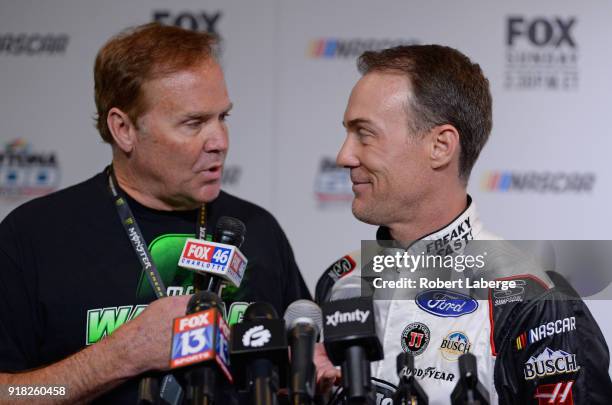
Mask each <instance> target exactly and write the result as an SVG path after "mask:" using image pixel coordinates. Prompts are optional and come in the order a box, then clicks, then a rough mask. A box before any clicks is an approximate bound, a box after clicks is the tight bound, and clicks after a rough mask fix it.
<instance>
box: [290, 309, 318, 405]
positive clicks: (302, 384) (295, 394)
mask: <svg viewBox="0 0 612 405" xmlns="http://www.w3.org/2000/svg"><path fill="white" fill-rule="evenodd" d="M284 318H285V325H286V326H287V335H288V339H289V345H290V348H291V366H290V368H289V400H290V403H291V404H292V405H309V404H312V401H313V398H314V394H315V366H314V363H313V358H314V348H315V343H316V342H317V340H318V339H319V335H320V334H321V327H322V323H323V321H322V315H321V308H319V306H318V305H317V304H315V303H314V302H312V301H309V300H297V301H295V302H293V303H292V304H291V305H289V307H287V310H286V311H285V316H284Z"/></svg>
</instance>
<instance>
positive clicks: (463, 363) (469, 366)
mask: <svg viewBox="0 0 612 405" xmlns="http://www.w3.org/2000/svg"><path fill="white" fill-rule="evenodd" d="M459 375H460V376H461V377H462V378H465V379H468V380H474V381H478V370H477V368H476V356H474V355H473V354H472V353H465V354H462V355H461V356H460V357H459Z"/></svg>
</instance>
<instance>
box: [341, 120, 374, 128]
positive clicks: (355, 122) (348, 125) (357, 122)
mask: <svg viewBox="0 0 612 405" xmlns="http://www.w3.org/2000/svg"><path fill="white" fill-rule="evenodd" d="M360 124H372V121H370V120H368V119H365V118H354V119H352V120H350V121H349V122H345V121H342V125H343V126H344V128H355V127H356V126H359V125H360Z"/></svg>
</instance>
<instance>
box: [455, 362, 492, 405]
mask: <svg viewBox="0 0 612 405" xmlns="http://www.w3.org/2000/svg"><path fill="white" fill-rule="evenodd" d="M459 375H460V376H459V381H458V382H457V385H456V386H455V389H453V392H452V393H451V404H452V405H489V393H488V392H487V390H486V389H485V387H484V386H483V385H482V384H481V383H480V382H479V381H478V368H477V367H476V356H474V355H473V354H472V353H465V354H462V355H461V357H459Z"/></svg>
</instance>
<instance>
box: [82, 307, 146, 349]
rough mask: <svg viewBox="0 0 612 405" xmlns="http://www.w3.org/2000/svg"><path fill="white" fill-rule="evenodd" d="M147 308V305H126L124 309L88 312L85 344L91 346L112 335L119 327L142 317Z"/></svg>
mask: <svg viewBox="0 0 612 405" xmlns="http://www.w3.org/2000/svg"><path fill="white" fill-rule="evenodd" d="M146 307H147V306H146V305H137V306H134V305H126V306H123V307H109V308H100V309H90V310H89V311H87V338H86V342H85V343H86V344H87V345H91V344H94V343H96V342H97V341H98V340H100V339H102V338H103V337H105V336H108V335H110V334H111V333H113V332H114V331H115V329H117V328H118V327H119V326H121V325H123V324H124V323H126V322H127V321H130V320H132V319H134V318H136V317H137V316H138V315H140V313H141V312H142V311H144V309H145V308H146Z"/></svg>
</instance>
